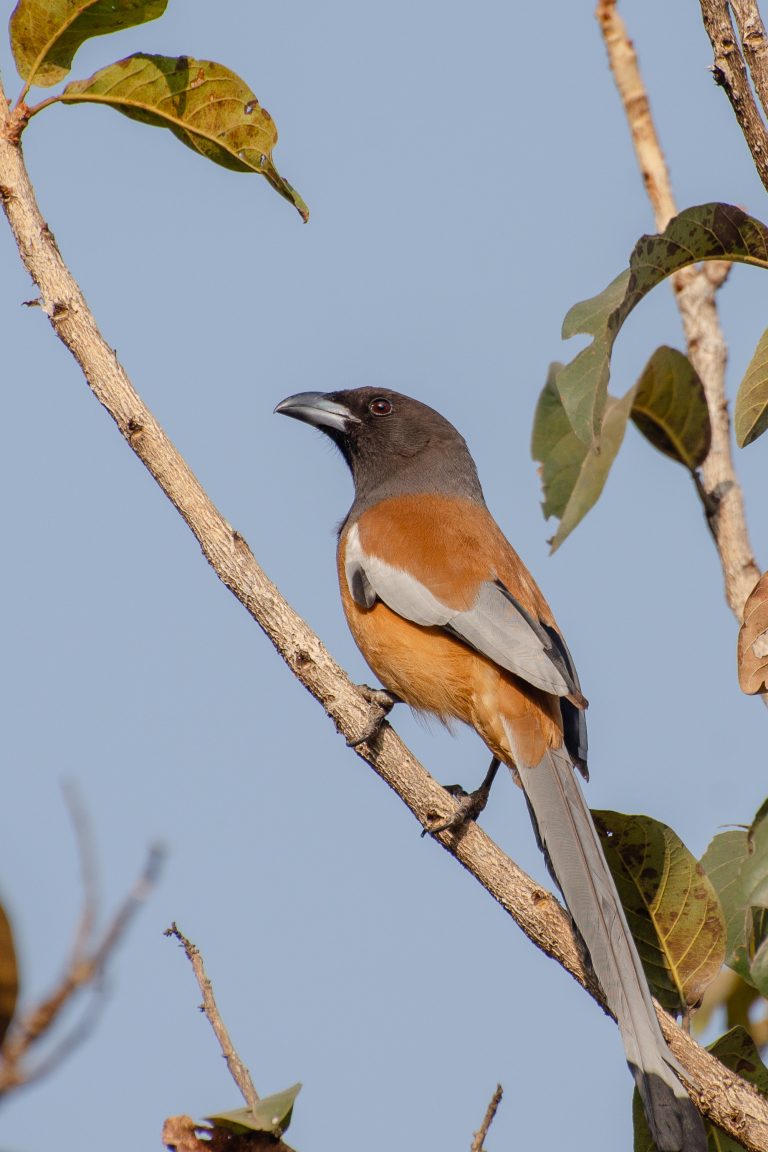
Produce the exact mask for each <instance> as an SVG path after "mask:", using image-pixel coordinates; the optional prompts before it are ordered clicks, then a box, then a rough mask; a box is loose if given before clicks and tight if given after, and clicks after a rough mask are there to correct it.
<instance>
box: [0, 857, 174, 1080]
mask: <svg viewBox="0 0 768 1152" xmlns="http://www.w3.org/2000/svg"><path fill="white" fill-rule="evenodd" d="M162 855H163V854H162V852H161V850H160V849H159V848H152V849H151V850H150V852H149V855H148V857H147V861H146V864H145V865H144V868H143V869H142V871H141V874H140V876H139V878H138V880H137V881H136V883H135V884H134V885H133V888H132V889H131V891H130V892H129V893H128V895H127V897H126V898H125V900H124V901H123V903H122V905H121V906H120V908H119V909H118V910H117V912H116V914H115V916H114V917H113V919H112V921H111V923H110V924H109V926H108V927H107V930H106V932H105V933H104V935H103V937H102V939H101V941H100V943H98V944H97V945H95V946H92V948H91V950H90V952H89V951H88V941H83V940H82V938H81V934H82V925H83V923H84V922H85V920H86V918H87V916H88V915H89V913H85V912H84V913H83V915H82V916H81V918H80V922H79V924H78V927H77V931H76V935H75V944H74V947H73V949H72V957H71V960H70V962H69V965H68V966H67V970H66V971H65V973H64V975H63V977H62V978H61V980H60V982H59V984H58V985H57V987H56V988H55V989H54V991H53V992H52V993H51V994H50V995H49V996H47V997H46V999H45V1000H43V1001H42V1002H41V1003H40V1004H37V1005H36V1006H35V1007H34V1008H31V1009H30V1010H29V1011H28V1012H27V1013H25V1015H24V1016H22V1017H21V1018H20V1019H19V1020H18V1021H15V1022H14V1023H13V1024H12V1025H11V1028H10V1029H9V1032H8V1034H7V1035H6V1038H5V1042H4V1044H3V1047H2V1050H0V1095H2V1094H3V1093H4V1092H7V1091H9V1090H10V1089H11V1088H20V1087H21V1086H22V1085H27V1084H30V1083H31V1082H32V1081H33V1080H39V1079H40V1077H41V1076H42V1075H44V1074H45V1073H47V1072H50V1071H51V1070H52V1069H53V1068H54V1067H56V1066H58V1063H59V1061H60V1058H61V1057H62V1056H63V1055H64V1054H66V1053H68V1052H70V1051H71V1050H72V1048H73V1047H74V1046H75V1045H76V1044H77V1043H80V1042H81V1041H82V1040H83V1039H84V1038H85V1036H87V1035H88V1034H89V1033H90V1031H91V1028H92V1026H93V1020H94V1017H93V1015H89V1016H87V1017H86V1019H85V1020H84V1021H81V1023H80V1024H78V1025H76V1026H75V1028H74V1029H73V1031H72V1032H71V1033H70V1034H69V1035H68V1036H66V1037H64V1039H63V1040H62V1041H61V1043H60V1044H59V1045H58V1047H57V1048H56V1050H55V1057H54V1054H53V1053H52V1054H51V1055H49V1056H48V1057H47V1058H46V1059H45V1060H44V1061H43V1062H42V1063H41V1064H39V1065H38V1066H37V1067H33V1068H26V1067H24V1061H25V1059H26V1057H27V1056H28V1054H29V1052H30V1049H31V1048H32V1046H33V1045H34V1044H35V1043H36V1042H37V1041H38V1040H40V1038H41V1037H42V1036H44V1035H47V1034H48V1033H49V1032H50V1030H51V1028H52V1027H53V1025H54V1024H55V1022H56V1021H57V1019H58V1018H59V1016H60V1014H61V1011H62V1009H63V1008H64V1006H65V1005H66V1004H68V1003H69V1002H70V1000H71V999H72V997H73V996H74V995H75V993H77V992H79V991H80V990H82V989H84V988H91V989H93V988H94V985H95V984H96V982H97V981H98V979H99V977H100V976H101V975H102V973H103V971H104V968H105V966H106V963H107V961H108V960H109V958H110V956H111V955H112V953H113V952H114V951H115V949H116V948H117V945H118V944H119V943H120V941H121V939H122V937H123V935H124V934H125V931H126V929H127V928H128V925H129V923H130V921H131V920H132V918H133V916H134V915H135V914H136V912H137V910H138V908H139V906H140V905H141V904H142V903H143V902H144V901H145V900H146V898H147V896H148V895H149V893H150V891H151V889H152V888H153V887H154V885H155V883H156V881H157V876H158V872H159V869H160V866H161V863H162Z"/></svg>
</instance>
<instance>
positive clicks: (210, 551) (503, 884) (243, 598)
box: [0, 89, 768, 1152]
mask: <svg viewBox="0 0 768 1152" xmlns="http://www.w3.org/2000/svg"><path fill="white" fill-rule="evenodd" d="M7 121H8V112H7V105H6V102H5V100H4V98H3V96H2V90H1V89H0V199H1V200H2V203H3V208H4V210H5V213H6V216H7V218H8V222H9V224H10V226H11V229H12V231H13V234H14V237H15V239H16V243H17V245H18V249H19V254H20V256H21V259H22V260H23V262H24V265H25V266H26V268H27V270H28V271H29V273H30V275H31V276H32V278H33V280H34V281H35V283H36V284H37V286H38V288H39V290H40V297H41V301H40V302H41V307H42V309H43V311H44V312H45V314H46V315H47V316H48V318H49V320H50V322H51V325H52V327H53V329H54V331H55V333H56V335H57V336H58V337H59V339H61V340H62V341H63V343H64V344H65V345H66V346H67V348H69V350H70V351H71V352H72V354H73V356H74V357H75V359H76V360H77V362H78V364H80V366H81V368H82V370H83V373H84V375H85V378H86V380H87V381H88V384H89V386H90V387H91V389H92V391H93V393H94V395H95V396H96V397H97V399H98V400H99V402H100V403H101V404H102V405H103V406H104V407H105V408H106V410H107V411H108V412H109V414H110V415H111V416H112V418H113V420H114V421H115V423H116V424H117V427H118V429H119V431H120V433H121V434H122V436H123V437H124V438H125V440H126V441H127V442H128V444H129V445H130V447H131V448H132V449H133V451H134V452H135V453H136V455H137V456H138V457H139V459H140V460H142V462H143V463H144V464H145V465H146V467H147V468H148V470H149V471H150V473H151V474H152V476H153V477H154V478H155V480H156V481H157V483H158V484H159V485H160V487H161V489H162V490H163V492H164V493H165V494H166V495H167V496H168V499H169V500H170V501H171V503H172V504H173V505H174V507H175V508H177V509H178V511H179V513H180V514H181V516H182V517H183V518H184V520H185V521H186V522H187V524H188V525H189V527H190V528H191V530H192V532H193V533H194V535H195V537H196V538H197V540H198V541H199V543H200V546H201V548H202V550H203V553H204V555H205V556H206V558H207V559H208V561H209V563H210V564H211V566H212V567H213V569H214V571H215V572H216V574H217V575H218V576H219V578H220V579H221V580H222V582H223V583H224V584H225V585H226V586H227V587H228V588H229V589H230V591H232V592H233V594H234V595H235V596H236V597H237V599H238V600H239V601H240V602H241V603H242V604H243V606H244V607H245V608H246V610H247V611H248V612H249V613H250V615H251V616H252V617H253V619H254V620H255V621H256V622H257V623H258V624H259V626H260V627H261V628H262V630H263V631H264V632H265V633H266V635H267V636H268V637H269V639H270V640H271V641H272V643H273V644H274V646H275V648H276V649H277V650H278V652H279V653H280V655H281V656H282V657H283V659H284V660H285V662H286V663H287V664H288V666H289V667H290V669H291V670H292V671H293V673H294V674H295V675H296V676H297V678H298V679H299V680H300V681H301V683H302V684H304V686H305V687H306V688H307V689H308V690H309V691H310V692H311V693H312V695H313V696H314V697H315V698H316V699H317V700H318V701H319V702H320V703H321V704H322V706H323V708H324V709H325V711H326V712H327V713H328V715H329V716H330V717H331V719H332V720H333V721H334V723H335V724H336V727H337V728H338V729H339V731H341V732H342V733H343V734H344V735H345V736H346V738H347V739H348V740H349V739H354V738H355V737H356V736H357V735H358V734H359V732H360V731H361V729H362V728H363V726H364V725H365V723H366V721H367V719H368V717H369V707H370V706H369V704H368V702H367V701H366V699H365V697H364V696H363V695H362V694H361V693H360V691H359V690H358V689H357V688H356V687H355V685H353V684H352V683H351V681H350V680H349V678H348V677H347V676H346V675H345V673H344V672H343V671H342V670H341V668H340V667H339V666H338V664H336V662H335V661H334V660H333V659H332V657H331V656H330V655H329V653H328V652H327V651H326V649H325V648H324V646H323V645H322V644H321V642H320V640H319V639H318V638H317V637H316V636H315V634H314V633H313V632H312V631H311V629H309V628H308V627H307V625H306V624H305V623H304V621H303V620H302V619H301V617H299V616H298V615H297V614H296V613H295V612H294V611H293V609H292V608H291V607H290V605H289V604H288V603H287V602H286V601H285V600H284V599H283V598H282V596H281V595H280V594H279V592H278V590H277V588H276V587H275V586H274V584H273V583H272V582H271V581H270V580H269V579H268V578H267V576H266V575H265V574H264V572H263V571H262V570H261V568H260V567H259V565H258V564H257V563H256V560H255V559H254V557H253V555H252V553H251V551H250V549H249V548H248V546H247V544H246V543H245V540H244V539H243V537H242V536H241V535H240V534H239V533H238V532H236V531H235V530H234V529H233V528H232V527H231V525H229V524H228V523H227V521H226V520H225V519H224V518H223V517H222V515H221V513H220V512H219V511H218V509H217V508H216V507H215V506H214V505H213V503H212V502H211V500H210V499H209V498H208V496H207V495H206V493H205V492H204V490H203V489H202V487H201V486H200V484H199V482H198V480H197V479H196V477H195V476H194V475H193V474H192V472H191V471H190V469H189V468H188V466H187V464H186V463H185V461H184V460H183V458H182V457H181V455H180V454H179V452H178V451H177V450H176V448H175V447H174V446H173V444H172V443H171V442H170V440H169V439H168V437H167V436H166V435H165V433H164V432H163V430H162V428H161V427H160V426H159V424H158V423H157V421H156V420H155V418H154V417H153V415H152V413H151V412H150V411H149V410H148V409H147V407H146V406H145V405H144V404H143V402H142V401H141V400H140V398H139V396H138V395H137V394H136V392H135V390H134V388H133V386H132V384H131V382H130V380H129V379H128V376H127V375H126V373H125V371H124V369H123V368H122V366H121V365H120V363H119V361H118V359H117V356H116V355H115V353H114V351H113V350H112V349H111V348H110V347H109V346H108V345H107V343H106V342H105V340H104V339H103V337H102V336H101V333H100V332H99V330H98V327H97V325H96V322H95V320H94V318H93V316H92V314H91V312H90V311H89V309H88V306H87V304H86V302H85V299H84V297H83V295H82V292H81V291H80V288H79V286H78V284H77V283H76V281H75V280H74V278H73V277H72V275H71V273H70V272H69V270H68V268H67V267H66V265H65V264H64V261H63V260H62V258H61V255H60V253H59V250H58V247H57V245H56V243H55V241H54V238H53V235H52V233H51V231H50V229H49V228H48V226H47V224H46V223H45V221H44V220H43V218H42V216H41V214H40V210H39V208H38V206H37V203H36V200H35V196H34V191H33V189H32V186H31V184H30V181H29V177H28V174H27V171H26V168H25V166H24V163H23V159H22V155H21V151H20V149H19V147H18V146H17V145H16V144H14V143H13V142H12V141H10V140H9V139H8V138H7V135H6V133H5V131H4V129H5V125H6V123H7ZM355 751H356V754H357V755H358V756H360V757H361V758H362V759H363V760H365V761H366V762H367V763H368V764H370V765H371V766H372V767H373V769H374V770H375V771H376V772H377V773H378V775H379V776H380V777H381V778H382V780H384V781H385V782H386V783H387V784H388V785H389V786H390V788H392V789H394V791H395V792H397V794H398V795H399V796H400V798H401V799H402V800H403V801H404V803H405V804H406V805H407V806H408V808H410V810H411V812H413V814H414V815H415V816H416V818H417V820H418V821H419V822H420V824H421V825H422V827H423V826H425V825H426V824H427V823H428V822H429V821H430V820H432V819H434V818H435V817H436V816H444V815H446V814H447V813H448V812H449V811H451V810H452V806H453V804H454V801H452V800H451V799H450V797H448V796H447V794H446V792H445V790H444V789H443V788H441V787H440V786H439V785H438V784H437V783H436V782H435V781H434V780H433V779H432V777H431V776H429V775H428V773H427V772H426V771H425V770H424V768H423V767H422V766H421V764H419V762H418V761H417V760H416V759H415V758H414V757H413V756H412V755H411V753H410V752H409V750H408V749H407V748H406V747H405V745H404V744H403V743H402V742H401V741H400V739H399V738H398V737H397V735H396V734H395V733H394V732H393V731H392V729H391V728H390V727H389V725H388V724H385V725H384V727H383V729H382V731H381V733H380V735H379V736H377V737H376V738H375V740H374V742H373V745H369V744H362V745H361V746H360V747H359V748H356V749H355ZM436 839H437V840H438V841H439V843H441V844H442V846H443V847H444V848H445V849H446V850H447V851H448V852H450V853H451V854H452V855H453V856H455V857H456V859H457V860H458V861H459V862H460V863H461V864H462V865H463V866H464V867H465V868H466V869H467V870H468V871H469V872H471V874H472V875H473V876H475V878H476V879H477V880H478V881H479V882H480V883H481V884H482V885H483V887H484V888H485V889H486V890H487V891H488V892H489V893H490V894H491V895H492V896H493V898H494V899H495V900H497V901H498V902H499V904H501V906H502V907H503V908H504V909H505V910H506V911H507V912H508V913H509V914H510V915H511V916H512V917H513V919H514V920H515V921H516V922H517V923H518V924H519V926H520V927H521V928H522V930H523V931H524V932H525V934H526V935H527V936H528V937H529V938H530V939H531V940H532V941H533V942H534V943H535V944H536V945H537V947H539V948H540V949H541V950H542V951H543V952H545V953H546V954H547V955H549V956H551V957H553V959H555V960H557V961H558V963H560V964H561V965H562V966H563V967H564V968H565V969H566V970H567V971H568V972H570V973H571V975H572V976H573V977H574V978H575V979H576V980H578V981H579V983H580V984H582V986H583V987H584V988H586V989H587V991H588V992H589V993H590V995H592V996H593V997H594V999H595V1000H597V1002H598V1003H599V1004H600V1005H601V1006H602V1007H603V1008H604V1007H605V1005H604V1003H603V1000H602V995H601V992H600V990H599V988H598V987H597V984H596V982H595V980H594V977H593V976H592V975H591V974H590V973H587V972H586V971H585V969H584V966H583V964H582V961H581V958H580V955H579V952H578V949H577V947H576V945H575V943H574V938H573V933H572V929H571V924H570V919H569V917H568V916H567V914H566V913H565V912H564V911H563V909H562V908H561V906H560V905H559V904H558V902H557V900H556V899H555V898H554V896H552V895H551V894H550V893H549V892H547V891H545V890H544V889H543V888H541V887H540V886H539V885H538V884H536V883H534V881H533V880H531V878H530V877H528V876H526V874H525V873H524V872H522V871H521V869H519V868H518V867H517V865H516V864H515V863H514V862H513V861H512V860H510V859H509V857H508V856H506V855H505V854H504V853H503V852H502V851H501V850H500V849H499V848H498V846H497V845H496V844H494V843H493V841H492V840H491V839H490V838H489V837H488V836H487V835H486V834H485V833H484V832H483V831H482V830H481V829H480V828H478V827H477V825H475V824H472V825H469V826H468V827H466V828H464V829H462V830H461V831H460V832H458V833H452V832H444V833H441V834H440V835H439V836H438V837H436ZM658 1011H659V1014H660V1018H661V1020H662V1026H663V1028H664V1030H665V1035H666V1036H667V1040H668V1042H669V1044H670V1047H671V1049H672V1051H673V1053H674V1054H675V1055H676V1056H677V1057H678V1059H679V1060H680V1061H681V1063H682V1064H683V1066H684V1067H686V1068H688V1067H690V1068H691V1077H692V1080H694V1081H695V1082H696V1086H695V1087H694V1088H693V1089H692V1092H693V1096H694V1098H695V1099H696V1101H697V1104H698V1106H699V1107H700V1108H701V1109H702V1111H703V1112H705V1113H706V1115H708V1116H709V1117H710V1118H711V1119H712V1120H714V1121H715V1123H717V1124H718V1125H720V1127H722V1128H724V1129H725V1130H726V1131H727V1132H729V1133H731V1134H732V1135H733V1136H734V1137H735V1138H736V1139H738V1140H739V1141H740V1142H741V1143H742V1144H744V1145H745V1146H746V1147H747V1148H750V1149H752V1150H753V1152H762V1150H763V1149H765V1148H766V1147H768V1104H766V1102H765V1101H764V1100H762V1099H761V1097H760V1096H759V1095H758V1094H757V1093H756V1092H755V1091H754V1089H752V1087H751V1086H750V1085H749V1084H747V1083H745V1082H744V1081H743V1080H741V1079H740V1078H739V1077H737V1076H734V1075H733V1074H732V1073H731V1072H729V1071H728V1070H727V1069H726V1068H724V1067H723V1065H721V1064H720V1063H719V1061H717V1060H716V1059H715V1058H714V1057H713V1056H711V1055H710V1054H709V1053H707V1052H706V1051H704V1050H703V1049H701V1048H699V1047H698V1045H697V1044H696V1043H695V1042H694V1041H692V1040H691V1039H690V1038H689V1037H687V1036H686V1035H685V1033H683V1032H682V1030H681V1029H680V1028H678V1026H677V1025H676V1024H675V1023H674V1022H673V1021H672V1020H671V1018H669V1017H667V1016H666V1014H665V1013H664V1012H663V1011H662V1010H661V1009H658Z"/></svg>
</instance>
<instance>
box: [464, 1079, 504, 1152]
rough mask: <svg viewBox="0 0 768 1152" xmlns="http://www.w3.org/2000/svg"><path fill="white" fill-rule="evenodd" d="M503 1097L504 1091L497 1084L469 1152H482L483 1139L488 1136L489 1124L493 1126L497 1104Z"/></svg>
mask: <svg viewBox="0 0 768 1152" xmlns="http://www.w3.org/2000/svg"><path fill="white" fill-rule="evenodd" d="M503 1095H504V1089H503V1088H502V1086H501V1084H497V1085H496V1091H495V1092H494V1094H493V1096H491V1102H490V1104H489V1105H488V1107H487V1108H486V1110H485V1116H484V1117H483V1122H482V1124H481V1125H480V1127H479V1128H478V1130H477V1132H475V1138H474V1140H473V1141H472V1147H471V1148H470V1150H469V1152H483V1144H484V1143H485V1138H486V1136H487V1135H488V1129H489V1128H490V1126H491V1124H493V1118H494V1116H495V1115H496V1109H497V1108H498V1106H499V1104H501V1098H502V1096H503Z"/></svg>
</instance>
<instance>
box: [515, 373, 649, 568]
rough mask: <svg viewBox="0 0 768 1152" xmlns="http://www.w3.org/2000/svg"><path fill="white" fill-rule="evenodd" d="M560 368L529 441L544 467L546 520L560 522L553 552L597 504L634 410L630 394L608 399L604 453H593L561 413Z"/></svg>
mask: <svg viewBox="0 0 768 1152" xmlns="http://www.w3.org/2000/svg"><path fill="white" fill-rule="evenodd" d="M559 368H560V365H559V364H553V365H551V367H550V370H549V374H548V377H547V383H546V384H545V385H544V389H543V391H542V393H541V395H540V397H539V402H538V405H537V406H536V415H535V417H534V421H533V436H532V439H531V454H532V455H533V458H534V460H538V461H539V462H540V465H541V467H540V468H539V472H540V475H541V483H542V488H543V490H544V501H543V503H542V509H543V511H544V516H545V517H546V518H547V519H549V517H550V516H557V517H558V518H559V520H560V524H559V525H558V529H557V532H556V533H555V535H554V536H553V537H552V539H551V540H550V544H551V546H552V551H553V552H554V551H555V550H556V549H557V548H559V547H560V545H561V544H562V542H563V541H564V540H565V538H566V537H567V536H569V535H570V533H571V532H572V531H573V529H574V528H575V527H576V525H577V524H578V523H579V521H580V520H582V519H583V518H584V516H586V514H587V512H589V510H590V508H592V506H593V505H594V504H595V503H596V502H597V500H598V498H599V496H600V493H601V492H602V490H603V488H604V487H605V482H606V480H607V479H608V473H609V472H610V470H611V465H612V464H613V461H614V460H615V458H616V454H617V452H618V451H619V448H620V447H621V442H622V440H623V439H624V431H625V429H626V426H627V420H628V418H629V412H630V409H631V407H632V393H631V392H630V393H628V394H627V395H626V396H625V397H624V398H623V399H621V400H616V399H614V397H613V396H609V397H608V406H607V409H606V414H605V423H604V425H603V443H602V445H601V451H600V452H599V453H598V452H594V451H592V449H591V448H587V447H586V446H585V445H584V444H583V443H582V442H581V441H580V440H579V438H578V436H576V434H575V432H574V431H573V428H572V427H571V425H570V422H569V420H568V417H567V415H566V413H565V409H564V408H563V404H562V401H561V399H560V393H559V391H558V388H557V386H556V383H555V380H556V379H557V377H558V370H559Z"/></svg>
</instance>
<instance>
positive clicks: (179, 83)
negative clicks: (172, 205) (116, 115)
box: [9, 0, 309, 220]
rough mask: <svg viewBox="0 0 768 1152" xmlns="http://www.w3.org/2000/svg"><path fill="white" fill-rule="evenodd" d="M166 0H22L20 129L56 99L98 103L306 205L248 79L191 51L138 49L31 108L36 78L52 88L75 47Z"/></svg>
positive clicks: (148, 15) (143, 18)
mask: <svg viewBox="0 0 768 1152" xmlns="http://www.w3.org/2000/svg"><path fill="white" fill-rule="evenodd" d="M167 4H168V0H19V3H18V4H17V5H16V7H15V8H14V10H13V13H12V15H11V19H10V25H9V30H10V37H11V48H12V51H13V57H14V60H15V62H16V67H17V69H18V71H19V75H20V76H21V77H22V79H23V80H24V82H25V83H24V88H23V90H22V93H21V96H20V97H19V102H18V104H17V108H16V112H17V117H18V124H19V127H20V130H21V129H23V127H24V125H25V123H26V121H27V120H29V118H30V117H31V116H33V115H35V114H36V113H37V112H40V111H42V109H43V108H47V107H49V106H50V105H51V104H54V103H61V104H65V105H76V104H103V105H105V106H106V107H108V108H113V109H114V110H115V111H117V112H121V113H122V114H123V115H124V116H128V117H129V118H130V119H131V120H137V121H139V122H140V123H142V124H149V125H152V126H153V127H157V128H167V129H168V130H169V131H170V132H172V133H173V135H174V136H175V137H176V139H177V140H180V141H181V142H182V144H185V145H186V146H187V147H188V148H191V149H192V150H193V151H194V152H197V153H198V154H199V155H201V156H205V157H206V158H207V159H208V160H212V161H213V162H214V163H216V164H220V165H222V166H223V167H224V168H229V169H231V170H233V171H235V172H248V173H253V172H255V173H258V175H260V176H264V177H265V178H266V179H267V181H268V182H269V183H270V184H271V185H272V187H273V188H274V189H275V191H277V192H279V194H280V195H281V196H283V197H284V198H285V199H286V200H288V201H289V203H291V204H293V205H294V207H295V208H296V209H297V210H298V212H299V213H300V215H301V216H302V218H303V219H304V220H307V219H308V218H309V209H308V208H307V206H306V204H305V203H304V201H303V200H302V198H301V196H300V195H299V193H298V192H297V191H296V189H295V188H293V187H292V186H291V185H290V184H289V183H288V181H287V180H286V179H285V178H284V177H283V176H281V175H280V173H279V172H278V170H277V168H276V167H275V163H274V160H273V158H272V153H273V150H274V148H275V145H276V144H277V128H276V126H275V122H274V120H273V119H272V117H271V116H270V114H269V112H267V110H266V108H262V106H261V105H260V104H259V101H258V100H257V98H256V96H255V95H254V93H253V92H252V91H251V89H250V88H249V86H248V85H247V84H246V83H245V81H244V80H241V78H240V77H239V76H238V75H237V74H236V73H234V72H232V71H230V69H229V68H226V67H225V66H224V65H223V64H217V63H215V62H214V61H212V60H196V59H193V58H192V57H191V56H152V55H148V54H146V53H143V52H137V53H135V54H134V55H132V56H127V57H126V58H125V59H124V60H118V61H117V62H116V63H114V64H108V65H107V66H106V67H105V68H101V69H100V70H99V71H98V72H96V73H94V75H93V76H90V77H89V78H88V79H86V80H73V81H71V82H70V83H69V84H67V85H66V86H65V87H64V89H63V90H62V91H61V92H59V93H58V94H57V95H55V96H51V97H48V98H47V99H45V100H42V101H41V102H40V103H39V104H37V105H33V106H31V107H29V106H28V105H27V104H26V103H24V100H25V98H26V95H27V93H28V91H29V89H30V87H32V86H33V85H35V86H38V87H50V86H51V85H53V84H58V83H59V82H60V81H61V80H63V79H64V77H65V76H67V75H68V74H69V72H70V69H71V67H72V61H73V59H74V56H75V54H76V52H77V50H78V49H79V48H80V47H81V45H82V44H84V43H85V41H86V40H89V39H91V38H92V37H94V36H106V35H108V34H110V33H112V32H119V31H122V29H124V28H132V27H134V26H136V25H138V24H146V23H147V22H149V21H150V20H156V19H157V18H158V17H159V16H162V15H163V13H164V12H165V9H166V7H167Z"/></svg>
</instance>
